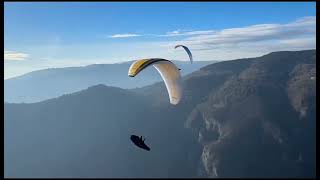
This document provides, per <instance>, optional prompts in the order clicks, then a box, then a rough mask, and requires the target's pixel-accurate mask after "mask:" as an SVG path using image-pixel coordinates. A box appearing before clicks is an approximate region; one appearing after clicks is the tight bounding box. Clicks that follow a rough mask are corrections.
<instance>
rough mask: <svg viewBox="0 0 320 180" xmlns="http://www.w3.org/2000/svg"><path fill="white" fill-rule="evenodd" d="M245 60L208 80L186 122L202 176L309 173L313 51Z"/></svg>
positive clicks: (312, 139)
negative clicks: (206, 89)
mask: <svg viewBox="0 0 320 180" xmlns="http://www.w3.org/2000/svg"><path fill="white" fill-rule="evenodd" d="M249 61H250V63H249V62H246V65H243V66H242V68H239V69H238V71H236V70H234V71H232V73H231V74H230V75H229V76H226V77H225V78H226V79H225V81H223V82H222V83H220V84H219V83H218V84H215V85H212V87H214V88H212V89H211V90H210V92H209V95H208V98H206V100H205V101H203V102H202V103H199V104H198V105H196V108H194V109H193V110H192V113H191V114H190V115H189V117H188V120H187V121H186V126H187V127H190V128H191V129H193V130H194V131H196V132H197V133H196V134H197V136H198V137H197V138H198V142H199V143H200V144H202V146H203V151H202V155H201V159H202V163H203V166H204V170H205V173H206V175H207V176H209V177H305V176H314V175H315V157H316V156H315V155H316V152H315V143H316V142H315V138H316V136H315V132H316V129H315V97H316V79H315V72H316V69H315V63H316V59H315V51H303V52H278V53H271V54H269V55H266V56H263V57H261V58H257V59H251V60H249ZM229 63H230V64H231V63H232V62H229ZM220 64H221V63H220ZM216 65H218V64H216ZM212 66H213V67H214V66H215V65H212ZM233 66H235V65H233ZM238 67H239V66H238ZM206 68H209V67H206ZM219 73H220V75H221V72H219ZM224 73H227V72H226V71H224ZM210 79H212V78H210Z"/></svg>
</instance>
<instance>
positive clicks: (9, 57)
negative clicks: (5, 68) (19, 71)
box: [4, 50, 29, 61]
mask: <svg viewBox="0 0 320 180" xmlns="http://www.w3.org/2000/svg"><path fill="white" fill-rule="evenodd" d="M28 57H29V54H26V53H20V52H15V51H6V50H4V60H5V61H22V60H26V59H27V58H28Z"/></svg>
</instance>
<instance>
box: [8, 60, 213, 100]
mask: <svg viewBox="0 0 320 180" xmlns="http://www.w3.org/2000/svg"><path fill="white" fill-rule="evenodd" d="M132 62H133V61H129V62H124V63H117V64H95V65H89V66H84V67H68V68H53V69H44V70H38V71H33V72H30V73H27V74H25V75H21V76H18V77H14V78H10V79H7V80H5V81H4V98H5V102H12V103H21V102H24V103H31V102H38V101H42V100H46V99H50V98H55V97H58V96H61V95H63V94H69V93H73V92H76V91H80V90H83V89H86V88H88V87H90V86H93V85H97V84H104V85H107V86H114V87H120V88H124V89H130V88H136V87H142V86H146V85H149V84H152V83H155V82H158V81H161V76H160V75H159V73H158V72H157V70H156V69H155V68H148V69H146V70H144V72H143V74H141V75H139V76H137V77H135V78H130V77H128V69H129V67H130V65H131V63H132ZM174 62H175V63H176V64H177V66H179V67H180V68H181V69H182V70H181V73H182V75H186V74H189V73H191V72H193V71H196V70H198V69H200V68H201V67H203V66H205V65H208V64H211V63H214V62H217V61H196V62H194V63H193V64H190V62H187V61H174Z"/></svg>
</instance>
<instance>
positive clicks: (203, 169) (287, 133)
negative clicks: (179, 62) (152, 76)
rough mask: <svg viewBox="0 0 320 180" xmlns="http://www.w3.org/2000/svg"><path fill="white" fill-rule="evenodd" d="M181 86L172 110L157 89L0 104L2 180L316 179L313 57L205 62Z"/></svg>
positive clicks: (98, 90)
mask: <svg viewBox="0 0 320 180" xmlns="http://www.w3.org/2000/svg"><path fill="white" fill-rule="evenodd" d="M110 79H112V78H110ZM182 84H183V97H182V100H181V102H180V103H179V104H178V105H172V104H170V103H169V98H168V94H167V91H166V89H165V85H164V83H163V82H158V83H155V84H152V85H148V86H144V87H139V88H134V89H122V88H116V87H110V86H105V85H95V86H91V87H89V88H87V89H85V90H82V91H79V92H76V93H72V94H67V95H63V96H60V97H58V98H53V99H49V100H45V101H41V102H38V103H31V104H15V103H5V104H4V121H5V122H4V125H5V134H4V137H5V139H4V140H5V148H4V159H5V162H4V172H5V177H73V178H75V177H82V178H83V177H87V178H89V177H90V178H95V177H99V178H102V177H105V178H108V177H109V178H111V177H138V178H139V177H163V178H167V177H172V178H175V177H180V178H185V177H219V178H232V177H239V178H250V177H260V178H275V177H282V178H292V177H300V178H315V176H316V51H315V50H305V51H282V52H273V53H270V54H267V55H264V56H261V57H257V58H247V59H238V60H232V61H224V62H218V63H214V64H210V65H207V66H205V67H202V68H200V70H197V71H195V72H192V73H191V74H188V75H186V76H184V77H183V82H182ZM131 134H136V135H142V136H144V137H146V144H147V145H148V146H150V148H151V151H149V152H147V151H143V150H141V149H138V148H137V147H135V146H134V145H133V144H132V143H131V142H130V135H131Z"/></svg>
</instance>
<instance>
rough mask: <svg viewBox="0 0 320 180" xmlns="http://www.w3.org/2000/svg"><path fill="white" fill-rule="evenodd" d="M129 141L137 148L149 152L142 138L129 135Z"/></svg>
mask: <svg viewBox="0 0 320 180" xmlns="http://www.w3.org/2000/svg"><path fill="white" fill-rule="evenodd" d="M130 139H131V141H132V142H133V143H134V144H135V145H136V146H138V147H140V148H142V149H144V150H146V151H150V148H149V147H148V146H147V145H146V144H145V143H144V140H143V139H142V136H141V137H139V136H136V135H131V137H130Z"/></svg>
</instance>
